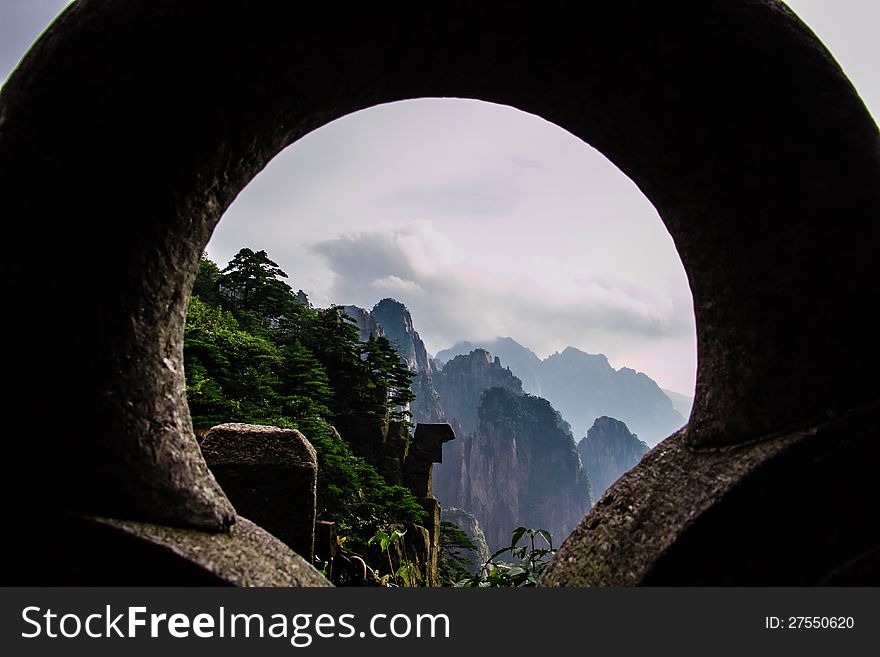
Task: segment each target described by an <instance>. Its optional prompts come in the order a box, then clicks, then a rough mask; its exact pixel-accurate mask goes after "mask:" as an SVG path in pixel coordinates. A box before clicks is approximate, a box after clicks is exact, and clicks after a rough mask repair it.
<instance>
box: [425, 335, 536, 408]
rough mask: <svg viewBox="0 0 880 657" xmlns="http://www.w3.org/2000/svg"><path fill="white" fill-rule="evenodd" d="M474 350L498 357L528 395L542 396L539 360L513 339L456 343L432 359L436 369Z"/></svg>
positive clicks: (533, 353)
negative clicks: (520, 382) (484, 351)
mask: <svg viewBox="0 0 880 657" xmlns="http://www.w3.org/2000/svg"><path fill="white" fill-rule="evenodd" d="M474 349H485V350H486V351H488V352H489V353H490V354H492V355H493V356H498V357H499V358H500V359H501V362H502V363H504V365H505V366H507V367H509V368H510V371H511V372H513V373H514V374H515V375H516V377H517V378H518V379H519V380H520V381H522V388H523V390H524V391H525V392H527V393H529V394H530V395H538V396H542V391H541V382H540V381H539V380H538V379H539V374H540V369H541V359H540V358H538V356H537V354H535V352H533V351H532V350H531V349H529V348H527V347H524V346H523V345H521V344H520V343H519V342H517V341H516V340H514V339H513V338H495V339H494V340H486V341H483V342H478V343H474V342H467V341H464V342H457V343H456V344H455V346H454V347H452V348H450V349H443V350H442V351H438V352H437V355H436V356H435V357H434V360H435V362H436V363H437V366H438V367H443V365H445V364H446V363H447V362H448V361H450V360H452V359H453V358H455V357H456V356H459V355H461V354H469V353H470V352H472V351H473V350H474Z"/></svg>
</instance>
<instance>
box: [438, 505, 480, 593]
mask: <svg viewBox="0 0 880 657" xmlns="http://www.w3.org/2000/svg"><path fill="white" fill-rule="evenodd" d="M476 550H477V546H476V544H475V543H474V542H473V541H472V540H471V537H470V536H468V535H467V534H465V533H464V532H463V531H462V529H461V527H459V526H458V525H457V524H455V523H454V522H451V521H449V520H441V521H440V552H439V554H438V555H437V575H438V578H439V580H440V582H441V583H442V584H443V585H445V586H451V585H453V584H454V583H455V582H457V581H459V580H461V579H462V578H466V577H469V576H470V575H471V573H472V571H473V569H474V566H475V565H476V564H474V562H473V561H472V560H471V559H470V558H468V556H467V555H468V553H471V554H473V553H475V552H476Z"/></svg>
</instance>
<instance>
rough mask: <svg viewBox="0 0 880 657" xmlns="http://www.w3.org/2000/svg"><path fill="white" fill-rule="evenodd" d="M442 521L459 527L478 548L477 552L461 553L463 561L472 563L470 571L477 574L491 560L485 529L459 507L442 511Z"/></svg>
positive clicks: (464, 551) (471, 514)
mask: <svg viewBox="0 0 880 657" xmlns="http://www.w3.org/2000/svg"><path fill="white" fill-rule="evenodd" d="M440 519H441V520H444V521H448V522H451V523H454V524H455V525H457V526H458V528H459V529H460V530H461V531H463V532H464V533H465V534H466V535H467V537H468V538H469V539H471V541H473V543H474V545H476V546H477V549H476V550H463V551H461V553H460V555H461V557H462V559H464V560H466V561H470V562H471V564H472V567H471V568H470V571H471V572H472V573H476V572H477V570H479V568H480V567H481V566H482V565H483V564H484V563H486V562H487V561H488V560H489V555H490V554H491V553H490V552H489V544H488V543H486V535H485V534H484V533H483V528H482V527H480V523H479V521H477V519H476V517H475V516H474V514H473V513H470V512H468V511H465V510H464V509H459V508H458V507H452V508H449V509H445V508H444V509H442V510H441V511H440Z"/></svg>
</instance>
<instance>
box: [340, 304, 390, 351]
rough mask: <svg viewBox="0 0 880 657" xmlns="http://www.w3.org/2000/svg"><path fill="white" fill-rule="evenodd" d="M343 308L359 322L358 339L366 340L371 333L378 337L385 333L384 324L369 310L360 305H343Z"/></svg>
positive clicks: (356, 322)
mask: <svg viewBox="0 0 880 657" xmlns="http://www.w3.org/2000/svg"><path fill="white" fill-rule="evenodd" d="M342 309H343V310H344V311H345V314H346V315H348V316H349V317H351V318H352V319H353V320H354V321H355V324H357V328H358V339H359V340H360V341H361V342H366V341H367V340H368V339H369V338H370V336H371V335H372V336H374V337H377V338H379V337H382V336H384V335H385V331H384V330H383V328H382V325H381V324H379V322H378V321H376V318H375V317H373V316H372V315H371V314H370V311H369V310H366V309H365V308H360V307H359V306H343V307H342Z"/></svg>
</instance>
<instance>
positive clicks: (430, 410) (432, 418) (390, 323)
mask: <svg viewBox="0 0 880 657" xmlns="http://www.w3.org/2000/svg"><path fill="white" fill-rule="evenodd" d="M344 309H345V312H346V313H347V314H348V315H349V316H350V317H352V318H353V319H354V320H355V323H356V324H357V327H358V335H359V337H360V339H361V340H362V341H366V340H367V339H368V338H369V337H370V336H371V335H373V336H376V337H379V336H385V337H387V338H388V339H389V340H390V341H391V343H392V344H393V345H394V347H395V348H396V349H397V353H398V354H400V357H401V359H402V360H403V361H404V362H405V363H406V364H407V366H408V367H409V369H410V370H412V371H413V372H415V373H416V375H415V377H414V378H413V382H412V391H413V393H415V395H416V398H415V401H413V402H412V403H411V404H410V409H409V410H410V412H411V413H412V421H413V422H415V423H419V422H427V423H433V422H444V421H445V418H444V415H443V410H442V409H441V406H440V398H439V396H438V395H437V391H436V390H435V389H434V383H433V381H432V377H433V375H434V372H435V367H434V363H433V361H432V360H431V359H430V358H428V352H427V350H426V349H425V343H424V342H423V341H422V339H421V338H420V337H419V334H418V332H417V331H416V330H415V328H413V321H412V316H411V315H410V314H409V310H407V308H406V306H404V305H403V304H402V303H400V302H399V301H395V300H394V299H382V301H380V302H379V303H377V304H376V305H375V306H374V307H373V310H372V311H368V310H366V309H364V308H360V307H358V306H345V307H344Z"/></svg>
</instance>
